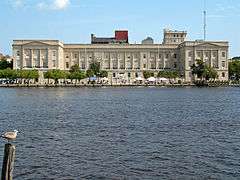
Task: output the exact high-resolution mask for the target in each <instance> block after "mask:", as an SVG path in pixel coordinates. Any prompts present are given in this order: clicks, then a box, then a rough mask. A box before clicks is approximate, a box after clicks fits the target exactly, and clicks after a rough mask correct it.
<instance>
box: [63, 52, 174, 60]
mask: <svg viewBox="0 0 240 180" xmlns="http://www.w3.org/2000/svg"><path fill="white" fill-rule="evenodd" d="M78 56H79V55H78V54H74V56H73V58H74V59H78ZM87 56H88V58H89V59H92V55H87ZM170 56H171V54H165V58H166V59H168V58H169V57H170ZM123 57H124V56H120V55H119V56H118V59H123ZM131 57H132V56H131V55H128V56H127V59H131ZM150 57H151V58H155V55H150ZM162 57H163V54H159V55H158V58H162ZM65 58H66V59H69V58H70V56H69V55H66V56H65ZM84 58H85V56H81V59H84ZM104 58H105V59H109V58H110V55H109V54H105V56H104ZM133 58H134V59H136V58H139V56H138V55H134V56H133ZM143 58H144V59H146V58H147V54H143ZM173 58H175V59H176V58H177V54H175V53H174V54H173ZM111 59H116V56H111Z"/></svg>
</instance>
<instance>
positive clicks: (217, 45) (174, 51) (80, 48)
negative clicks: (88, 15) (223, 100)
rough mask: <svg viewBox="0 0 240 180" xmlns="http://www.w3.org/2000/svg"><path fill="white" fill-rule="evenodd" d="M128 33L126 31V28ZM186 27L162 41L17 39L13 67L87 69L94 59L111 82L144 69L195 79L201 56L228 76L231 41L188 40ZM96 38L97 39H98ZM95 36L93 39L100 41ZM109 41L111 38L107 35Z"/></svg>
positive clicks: (130, 78)
mask: <svg viewBox="0 0 240 180" xmlns="http://www.w3.org/2000/svg"><path fill="white" fill-rule="evenodd" d="M125 35H127V33H126V32H125ZM186 35H187V33H186V32H185V31H171V30H164V40H163V43H162V44H152V43H143V44H129V43H128V37H125V39H127V40H126V41H125V42H124V41H120V42H121V43H118V41H115V40H114V38H111V39H113V41H110V42H108V43H106V42H102V43H92V44H64V43H62V42H60V41H58V40H14V41H13V45H12V47H13V57H14V69H38V70H39V71H47V70H49V69H60V70H69V69H70V67H71V66H72V65H74V64H79V66H80V68H81V69H82V70H87V69H88V68H89V64H90V63H91V62H93V61H99V62H100V64H101V69H103V70H106V71H108V72H109V73H108V76H109V77H108V78H109V79H111V81H112V82H114V81H117V79H119V78H124V79H126V80H128V81H129V82H130V81H133V80H134V79H135V78H136V77H143V71H153V72H154V73H155V75H157V73H158V72H159V71H163V70H173V71H178V72H179V74H180V75H181V77H182V78H183V79H184V80H185V81H187V82H190V81H192V80H193V76H192V73H191V66H192V65H193V64H194V63H195V61H196V59H202V60H203V61H204V62H205V63H206V64H208V65H209V66H212V67H213V68H215V69H216V70H217V72H218V78H219V80H228V63H227V61H228V42H226V41H186V40H185V38H186ZM95 40H96V41H95ZM99 40H101V41H103V40H104V39H97V38H96V37H95V36H92V41H94V42H99ZM108 41H109V39H108Z"/></svg>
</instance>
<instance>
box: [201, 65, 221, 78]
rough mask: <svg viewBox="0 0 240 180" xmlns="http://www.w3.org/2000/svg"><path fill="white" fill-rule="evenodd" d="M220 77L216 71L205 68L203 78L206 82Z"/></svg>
mask: <svg viewBox="0 0 240 180" xmlns="http://www.w3.org/2000/svg"><path fill="white" fill-rule="evenodd" d="M217 77H218V73H217V71H216V70H215V69H213V68H212V67H209V66H205V68H204V71H203V78H204V79H206V80H209V79H216V78H217Z"/></svg>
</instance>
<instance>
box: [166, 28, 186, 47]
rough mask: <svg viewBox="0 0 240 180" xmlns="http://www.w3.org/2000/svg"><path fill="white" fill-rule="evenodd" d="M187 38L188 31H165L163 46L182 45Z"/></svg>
mask: <svg viewBox="0 0 240 180" xmlns="http://www.w3.org/2000/svg"><path fill="white" fill-rule="evenodd" d="M186 37H187V32H186V31H176V30H175V31H172V30H169V29H164V39H163V44H180V43H182V42H184V41H185V39H186Z"/></svg>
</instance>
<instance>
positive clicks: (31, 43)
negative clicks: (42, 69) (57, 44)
mask: <svg viewBox="0 0 240 180" xmlns="http://www.w3.org/2000/svg"><path fill="white" fill-rule="evenodd" d="M23 45H24V46H53V44H50V43H46V42H42V41H30V42H27V43H25V44H23Z"/></svg>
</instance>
